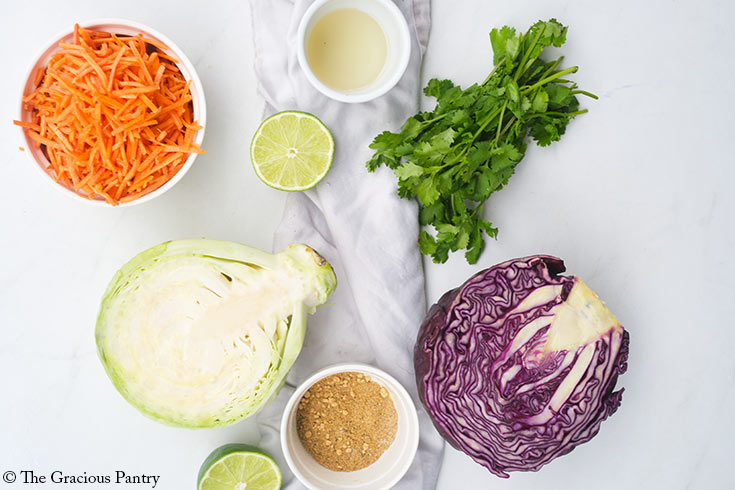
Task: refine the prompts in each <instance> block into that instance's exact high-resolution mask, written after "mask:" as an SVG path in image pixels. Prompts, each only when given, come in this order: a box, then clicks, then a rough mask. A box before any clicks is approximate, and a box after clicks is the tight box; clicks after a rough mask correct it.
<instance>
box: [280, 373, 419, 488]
mask: <svg viewBox="0 0 735 490" xmlns="http://www.w3.org/2000/svg"><path fill="white" fill-rule="evenodd" d="M344 372H356V373H363V374H365V375H366V376H370V378H371V380H372V381H375V382H377V383H378V384H380V385H381V386H383V387H384V388H385V389H386V390H388V393H390V397H391V399H392V400H393V405H394V406H395V407H396V413H397V415H398V430H397V432H396V438H395V440H394V441H393V444H391V445H390V447H388V449H387V450H386V451H385V452H384V453H383V455H382V456H381V457H380V458H379V459H378V460H377V461H376V462H374V463H373V464H371V465H370V466H368V467H367V468H363V469H361V470H358V471H349V472H348V471H332V470H330V469H328V468H325V467H324V466H322V465H320V464H319V463H317V462H316V461H315V460H314V458H312V457H311V455H310V454H309V453H308V452H306V449H304V446H303V445H302V444H301V440H300V439H299V435H298V432H297V429H296V409H297V406H298V403H299V400H301V397H302V396H303V395H304V393H306V390H308V389H309V388H311V386H312V385H313V384H314V383H316V382H317V381H319V380H320V379H322V378H326V377H327V376H331V375H332V374H336V373H344ZM418 445H419V419H418V415H417V414H416V407H415V406H414V404H413V400H411V396H410V395H409V394H408V392H407V391H406V390H405V388H403V386H401V384H400V383H399V382H398V381H396V379H395V378H393V377H392V376H390V375H389V374H387V373H386V372H384V371H381V370H380V369H378V368H375V367H372V366H369V365H367V364H353V363H348V364H337V365H334V366H330V367H328V368H325V369H322V370H321V371H318V372H317V373H315V374H314V375H313V376H311V377H310V378H309V379H307V380H306V381H304V382H303V383H302V384H301V385H300V386H299V387H298V388H297V389H296V391H295V392H294V394H293V395H291V398H290V399H289V400H288V404H287V405H286V409H285V411H284V412H283V418H282V419H281V446H282V448H283V454H284V456H285V457H286V462H287V463H288V466H289V468H291V471H293V473H294V474H295V475H296V477H297V478H298V479H299V480H300V481H301V483H303V484H304V485H306V487H308V488H310V489H311V490H345V489H350V490H387V489H389V488H391V487H393V486H394V485H395V484H396V483H398V481H399V480H400V479H401V478H402V477H403V475H405V474H406V471H408V468H409V467H410V466H411V462H412V461H413V458H414V456H415V455H416V449H417V448H418Z"/></svg>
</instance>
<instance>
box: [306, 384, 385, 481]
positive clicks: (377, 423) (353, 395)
mask: <svg viewBox="0 0 735 490" xmlns="http://www.w3.org/2000/svg"><path fill="white" fill-rule="evenodd" d="M296 428H297V431H298V434H299V439H301V443H302V444H303V446H304V448H305V449H306V451H307V452H308V453H309V454H311V455H312V457H313V458H314V459H315V460H316V461H317V463H319V464H321V465H322V466H324V467H326V468H329V469H330V470H334V471H356V470H360V469H362V468H365V467H367V466H370V465H371V464H373V463H374V462H375V461H377V460H378V458H380V456H381V455H382V454H383V453H384V452H385V450H386V449H388V447H390V445H391V444H392V443H393V440H394V439H395V437H396V430H397V428H398V415H397V414H396V408H395V406H394V405H393V400H392V399H391V397H390V393H388V390H386V389H385V388H384V387H383V386H381V385H380V384H379V383H376V382H375V381H372V380H371V379H370V377H368V376H365V375H363V374H362V373H355V372H346V373H338V374H333V375H331V376H327V377H326V378H324V379H321V380H319V381H317V382H316V383H315V384H314V385H313V386H312V387H311V388H309V389H308V390H307V391H306V393H304V396H303V397H301V400H300V401H299V405H298V408H297V411H296Z"/></svg>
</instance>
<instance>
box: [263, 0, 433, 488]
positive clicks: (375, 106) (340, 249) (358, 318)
mask: <svg viewBox="0 0 735 490" xmlns="http://www.w3.org/2000/svg"><path fill="white" fill-rule="evenodd" d="M312 1H313V0H295V1H294V0H250V5H251V10H252V22H253V39H254V43H255V71H256V75H257V76H258V79H259V89H260V93H261V95H262V96H263V97H264V98H265V100H266V113H267V115H270V114H272V113H274V112H278V111H283V110H301V111H305V112H310V113H312V114H314V115H316V116H317V117H319V118H320V119H321V120H322V121H323V122H324V123H325V124H326V125H327V127H329V129H330V130H331V131H332V134H333V135H334V139H335V157H334V162H333V164H332V168H331V170H330V171H329V174H327V176H326V177H325V179H324V180H323V181H322V182H321V183H320V184H318V185H317V186H316V187H315V188H314V189H311V190H309V191H306V192H302V193H294V194H290V195H289V196H288V200H287V202H286V209H285V212H284V216H283V220H282V222H281V223H280V225H279V227H278V230H277V231H276V237H275V243H274V249H275V250H281V249H283V248H285V247H286V246H287V245H288V244H289V243H292V242H303V243H306V244H308V245H310V246H312V247H313V248H315V249H316V250H317V251H318V252H319V253H321V254H322V255H323V256H324V257H325V258H326V259H327V260H328V261H329V262H330V263H331V264H332V266H333V267H334V270H335V273H336V274H337V283H338V285H337V289H336V291H335V293H334V294H333V296H332V298H331V300H330V301H329V305H328V306H326V307H323V308H320V309H319V311H317V313H316V315H314V316H313V317H311V318H310V319H309V328H308V330H307V333H306V339H305V342H304V349H303V351H302V352H301V355H300V356H299V359H298V360H297V362H296V364H295V365H294V368H293V369H292V370H291V373H290V374H289V378H288V383H287V385H286V387H284V389H283V391H282V392H281V394H280V395H279V396H278V398H277V399H276V401H275V402H274V403H273V404H271V405H270V406H268V407H267V408H266V410H265V411H264V412H263V413H261V414H260V415H259V416H258V421H259V423H260V427H261V431H262V436H263V437H262V440H261V446H262V447H263V448H264V449H266V450H269V451H270V452H271V454H273V456H274V457H275V458H276V459H277V460H278V462H279V464H280V466H281V468H282V469H283V471H284V488H286V489H288V490H295V489H299V488H303V486H302V485H301V484H300V483H299V482H298V481H296V479H295V478H294V477H293V475H291V473H290V472H289V471H288V468H287V466H286V465H285V461H284V459H283V455H282V452H281V448H280V444H279V434H278V426H279V422H280V418H281V414H282V411H283V407H284V405H285V403H286V401H287V399H288V397H289V396H290V394H291V393H292V392H293V386H295V385H298V384H299V383H300V382H302V381H303V380H304V379H306V378H307V377H308V376H309V375H311V374H312V373H313V372H314V371H315V370H317V369H319V368H322V367H325V366H328V365H330V364H334V363H337V362H346V361H354V362H364V363H369V364H373V365H376V366H378V367H380V368H381V369H384V370H385V371H387V372H389V373H391V374H392V375H393V376H395V377H396V378H397V379H398V380H399V381H400V382H401V383H402V384H403V385H404V386H405V387H406V388H407V389H408V390H409V392H410V393H411V394H412V395H413V397H414V401H415V402H416V405H417V409H418V412H419V420H420V424H421V439H420V443H419V451H418V454H417V456H416V459H415V460H414V462H413V465H412V466H411V468H410V470H409V471H408V473H407V474H406V476H405V477H404V478H403V480H401V482H400V483H399V484H398V485H397V486H396V487H395V488H398V489H412V490H418V489H422V490H428V489H432V488H434V487H435V486H436V479H437V476H438V472H439V468H440V465H441V458H442V452H443V447H444V446H443V442H442V440H441V438H440V437H439V435H438V434H437V432H436V431H435V430H434V428H433V427H432V426H431V422H430V420H429V419H428V417H427V415H426V413H425V412H424V410H423V408H422V407H421V406H420V404H419V402H418V398H417V395H416V384H415V380H414V373H413V345H414V342H415V340H416V331H417V329H418V326H419V324H420V323H421V320H422V319H423V316H424V314H425V313H426V297H425V291H424V274H423V269H422V265H421V257H420V254H419V252H418V248H417V245H416V237H417V235H418V220H417V215H416V213H417V209H416V204H415V203H414V202H413V201H408V200H404V199H399V198H398V196H397V195H396V182H395V179H394V177H393V176H392V174H391V173H390V171H388V170H386V169H381V170H380V171H378V172H377V173H376V174H374V175H373V174H368V172H367V170H366V169H365V162H366V161H367V160H368V159H369V158H370V155H371V151H370V149H369V148H368V145H369V144H370V141H371V140H372V138H373V137H374V136H375V135H376V134H378V133H380V132H381V131H383V130H386V129H396V128H398V127H400V125H401V124H402V123H403V121H404V120H405V119H406V117H408V116H409V115H411V114H413V113H415V112H416V111H417V110H418V105H419V91H420V89H421V81H420V66H421V58H422V56H423V53H424V50H425V48H426V44H427V42H428V37H429V26H430V2H429V0H397V1H396V4H397V5H398V7H399V8H400V9H401V11H402V12H403V14H404V16H405V17H406V20H407V21H408V24H409V27H410V30H411V33H412V43H413V44H412V53H411V60H410V62H409V65H408V69H407V70H406V73H405V75H404V76H403V78H402V79H401V81H400V82H399V83H398V85H397V86H396V87H394V88H393V89H392V90H391V91H390V92H388V93H387V94H386V95H384V96H382V97H379V98H378V99H376V100H373V101H371V102H367V103H364V104H344V103H340V102H336V101H333V100H331V99H329V98H327V97H325V96H323V95H322V94H321V93H319V92H318V91H317V90H316V89H314V88H313V87H312V86H311V85H310V84H309V82H308V80H307V79H306V78H305V76H304V74H303V73H302V71H301V68H300V66H299V63H298V60H297V58H296V30H297V28H298V25H299V21H300V20H301V17H302V15H303V13H304V12H305V11H306V9H307V8H308V6H309V5H310V4H311V2H312Z"/></svg>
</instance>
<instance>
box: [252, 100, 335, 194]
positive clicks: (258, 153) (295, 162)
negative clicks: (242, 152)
mask: <svg viewBox="0 0 735 490" xmlns="http://www.w3.org/2000/svg"><path fill="white" fill-rule="evenodd" d="M333 157H334V139H332V134H331V133H330V132H329V130H328V129H327V127H326V126H325V125H324V123H322V122H321V121H320V120H319V119H317V118H316V117H314V116H312V115H311V114H306V113H305V112H295V111H286V112H279V113H278V114H274V115H272V116H271V117H269V118H268V119H266V120H265V121H263V122H262V123H261V125H260V127H259V128H258V130H257V131H256V132H255V136H253V141H252V143H251V144H250V160H251V161H252V162H253V168H254V169H255V173H256V175H257V176H258V177H259V178H260V180H262V181H263V182H265V183H266V184H268V185H269V186H271V187H274V188H276V189H279V190H282V191H303V190H306V189H310V188H312V187H314V186H315V185H316V184H317V183H318V182H319V181H320V180H322V179H323V178H324V176H325V175H327V172H328V171H329V167H330V166H331V165H332V158H333Z"/></svg>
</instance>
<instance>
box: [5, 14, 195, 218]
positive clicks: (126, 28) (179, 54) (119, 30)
mask: <svg viewBox="0 0 735 490" xmlns="http://www.w3.org/2000/svg"><path fill="white" fill-rule="evenodd" d="M79 26H80V27H85V28H89V29H95V30H99V31H106V32H114V33H116V34H126V35H131V36H135V35H137V34H139V33H142V34H143V35H145V36H146V37H149V38H151V39H154V40H158V41H161V42H162V43H164V44H165V45H167V46H168V47H169V52H168V54H169V55H171V56H172V57H174V58H176V59H177V60H179V63H178V64H177V65H176V66H178V68H179V70H181V73H182V74H183V75H184V78H186V80H191V97H192V105H193V108H194V120H195V121H197V122H198V123H199V125H200V126H202V129H200V130H199V131H198V132H197V135H196V138H195V140H194V142H195V143H196V144H201V143H202V140H203V139H204V127H205V124H206V120H207V105H206V103H205V101H204V89H203V88H202V82H201V81H200V80H199V76H198V75H197V73H196V71H195V70H194V65H192V64H191V62H190V61H189V59H188V58H187V57H186V55H185V54H184V52H183V51H181V50H180V49H179V48H178V47H177V46H176V44H174V43H173V41H171V40H170V39H169V38H168V37H166V36H164V35H163V34H161V33H160V32H158V31H156V30H154V29H151V28H150V27H148V26H146V25H143V24H140V23H138V22H134V21H131V20H124V19H95V20H90V21H87V22H80V23H79ZM73 38H74V32H73V31H64V32H62V33H60V34H58V35H57V36H55V37H54V38H53V39H51V40H50V41H49V42H48V43H46V45H45V46H44V47H43V49H42V50H41V52H40V53H39V54H38V56H36V57H35V59H34V61H33V63H32V64H31V66H30V68H29V69H28V73H27V75H26V77H25V80H24V84H23V89H22V93H21V97H20V101H19V102H20V104H19V105H20V107H19V111H20V114H19V117H18V120H20V121H27V122H28V121H30V120H31V115H30V113H29V112H28V111H26V110H24V109H23V101H22V98H23V97H24V96H25V95H27V94H29V93H31V92H32V91H33V89H34V88H35V87H34V86H33V81H34V78H35V75H36V70H37V69H38V68H42V67H45V66H46V65H47V64H48V61H49V59H51V56H52V55H53V54H54V53H55V52H56V51H57V50H58V49H59V42H60V41H66V42H70V41H72V40H73ZM19 129H20V130H21V133H22V146H23V147H24V148H25V149H26V154H28V156H29V157H30V158H31V160H33V162H34V167H36V168H37V169H38V170H39V173H40V175H41V176H42V178H43V179H44V180H45V181H46V182H49V183H51V184H52V185H53V186H54V188H56V189H57V190H61V192H63V193H64V194H65V195H67V196H71V197H72V198H74V199H76V200H77V201H83V202H86V203H88V204H92V205H95V206H107V207H112V205H110V204H108V203H107V202H105V201H104V199H87V198H86V197H84V196H81V195H79V194H77V193H76V192H74V190H73V189H69V188H68V187H66V186H64V185H62V184H59V183H58V182H56V181H55V180H54V179H53V177H51V175H49V174H48V172H46V168H47V167H48V165H49V162H48V160H47V158H46V156H45V155H44V154H43V152H42V151H41V150H40V149H39V148H37V147H36V144H35V142H34V141H33V140H31V138H29V137H28V136H27V135H26V132H25V131H24V130H23V129H22V128H19ZM196 156H197V154H196V153H190V154H189V156H188V158H187V159H186V161H185V162H184V165H183V167H181V169H180V170H179V171H178V172H177V173H176V175H174V176H173V177H172V178H171V179H170V180H169V181H168V182H166V183H165V184H163V185H162V186H161V187H159V188H158V189H156V190H155V191H153V192H151V193H149V194H146V195H145V196H142V197H140V198H138V199H135V200H133V201H129V202H125V203H120V204H118V205H117V207H120V208H122V207H127V206H134V205H136V204H141V203H144V202H147V201H150V200H151V199H155V198H156V197H158V196H160V195H161V194H163V193H164V192H166V191H167V190H169V189H171V188H172V187H173V186H174V185H176V183H177V182H178V181H179V180H181V178H182V177H183V176H184V174H186V172H188V171H189V169H190V168H191V166H192V164H193V163H194V159H195V158H196Z"/></svg>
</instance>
